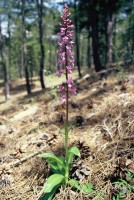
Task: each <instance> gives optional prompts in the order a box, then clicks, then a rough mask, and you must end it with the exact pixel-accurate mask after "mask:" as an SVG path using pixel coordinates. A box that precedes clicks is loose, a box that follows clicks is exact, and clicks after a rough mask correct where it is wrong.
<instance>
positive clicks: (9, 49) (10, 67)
mask: <svg viewBox="0 0 134 200" xmlns="http://www.w3.org/2000/svg"><path fill="white" fill-rule="evenodd" d="M10 20H11V14H10V13H9V14H8V39H9V45H8V52H9V57H8V63H9V80H11V79H12V60H11V24H10Z"/></svg>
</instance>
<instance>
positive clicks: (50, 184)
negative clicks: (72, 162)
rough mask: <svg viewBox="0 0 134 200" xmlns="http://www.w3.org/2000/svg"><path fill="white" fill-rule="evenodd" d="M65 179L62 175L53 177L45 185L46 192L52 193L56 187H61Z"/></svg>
mask: <svg viewBox="0 0 134 200" xmlns="http://www.w3.org/2000/svg"><path fill="white" fill-rule="evenodd" d="M63 179H64V176H62V175H61V174H53V175H51V176H50V177H49V178H48V179H47V181H46V183H45V184H44V192H45V193H49V192H51V191H52V190H53V188H54V187H55V186H57V185H59V184H60V183H61V182H62V180H63Z"/></svg>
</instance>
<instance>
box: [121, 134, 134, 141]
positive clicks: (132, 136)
mask: <svg viewBox="0 0 134 200" xmlns="http://www.w3.org/2000/svg"><path fill="white" fill-rule="evenodd" d="M131 139H134V135H130V136H127V137H125V138H123V140H131Z"/></svg>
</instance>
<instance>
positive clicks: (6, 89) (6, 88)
mask: <svg viewBox="0 0 134 200" xmlns="http://www.w3.org/2000/svg"><path fill="white" fill-rule="evenodd" d="M0 52H1V60H2V69H3V77H4V94H5V99H6V101H7V100H8V99H9V98H10V91H9V82H8V76H7V66H6V61H5V52H4V44H3V37H2V30H1V21H0Z"/></svg>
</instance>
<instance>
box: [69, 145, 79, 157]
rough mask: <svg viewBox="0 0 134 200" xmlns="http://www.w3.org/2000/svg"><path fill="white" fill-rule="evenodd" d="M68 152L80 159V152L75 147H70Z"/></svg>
mask: <svg viewBox="0 0 134 200" xmlns="http://www.w3.org/2000/svg"><path fill="white" fill-rule="evenodd" d="M68 152H69V153H72V154H74V155H76V156H78V157H80V151H79V149H78V148H77V147H72V148H71V149H69V151H68Z"/></svg>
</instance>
